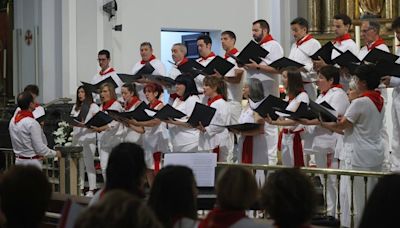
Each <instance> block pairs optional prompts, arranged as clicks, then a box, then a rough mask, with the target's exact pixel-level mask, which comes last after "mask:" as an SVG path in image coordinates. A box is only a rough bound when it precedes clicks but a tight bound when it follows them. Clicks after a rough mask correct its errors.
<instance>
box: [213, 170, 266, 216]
mask: <svg viewBox="0 0 400 228" xmlns="http://www.w3.org/2000/svg"><path fill="white" fill-rule="evenodd" d="M216 192H217V204H218V206H219V207H220V208H221V209H224V210H246V209H249V208H250V206H251V205H253V204H254V203H255V202H256V200H257V199H258V196H259V190H258V186H257V182H256V180H255V177H254V175H253V173H252V172H251V171H250V170H249V169H246V168H243V167H228V168H226V169H224V170H222V172H221V173H220V175H219V176H218V179H217V185H216Z"/></svg>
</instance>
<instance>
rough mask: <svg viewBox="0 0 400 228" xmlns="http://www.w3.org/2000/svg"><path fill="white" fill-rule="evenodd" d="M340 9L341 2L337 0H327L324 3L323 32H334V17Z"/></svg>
mask: <svg viewBox="0 0 400 228" xmlns="http://www.w3.org/2000/svg"><path fill="white" fill-rule="evenodd" d="M338 11H339V4H338V1H336V0H325V1H323V4H322V12H321V13H322V28H323V30H322V31H323V32H325V33H331V32H333V28H332V19H333V16H335V14H337V13H338Z"/></svg>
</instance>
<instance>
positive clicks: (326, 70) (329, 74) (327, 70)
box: [319, 65, 340, 85]
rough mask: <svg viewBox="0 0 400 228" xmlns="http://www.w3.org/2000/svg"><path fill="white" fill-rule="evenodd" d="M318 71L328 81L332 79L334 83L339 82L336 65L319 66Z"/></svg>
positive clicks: (338, 72)
mask: <svg viewBox="0 0 400 228" xmlns="http://www.w3.org/2000/svg"><path fill="white" fill-rule="evenodd" d="M319 73H320V74H321V75H323V76H324V77H325V78H326V80H328V81H329V80H331V79H332V80H333V84H334V85H336V84H339V82H340V71H339V68H337V67H334V66H332V65H326V66H323V67H321V69H320V70H319Z"/></svg>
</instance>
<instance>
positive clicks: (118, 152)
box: [105, 143, 146, 197]
mask: <svg viewBox="0 0 400 228" xmlns="http://www.w3.org/2000/svg"><path fill="white" fill-rule="evenodd" d="M145 171H146V164H145V161H144V151H143V149H142V148H141V147H140V146H139V145H137V144H134V143H121V144H119V145H118V146H116V147H114V148H113V150H112V151H111V154H110V157H109V159H108V164H107V170H106V180H107V181H106V184H105V192H108V191H111V190H114V189H122V190H125V191H127V192H129V193H131V194H133V195H136V196H138V197H143V184H144V179H145Z"/></svg>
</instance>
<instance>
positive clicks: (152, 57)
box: [140, 55, 156, 65]
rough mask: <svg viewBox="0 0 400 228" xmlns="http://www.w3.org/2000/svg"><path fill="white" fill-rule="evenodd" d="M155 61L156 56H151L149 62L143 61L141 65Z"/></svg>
mask: <svg viewBox="0 0 400 228" xmlns="http://www.w3.org/2000/svg"><path fill="white" fill-rule="evenodd" d="M154 59H156V57H155V56H154V55H151V56H150V59H149V60H148V61H144V60H142V61H140V64H142V65H143V64H146V63H149V62H151V60H154Z"/></svg>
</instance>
